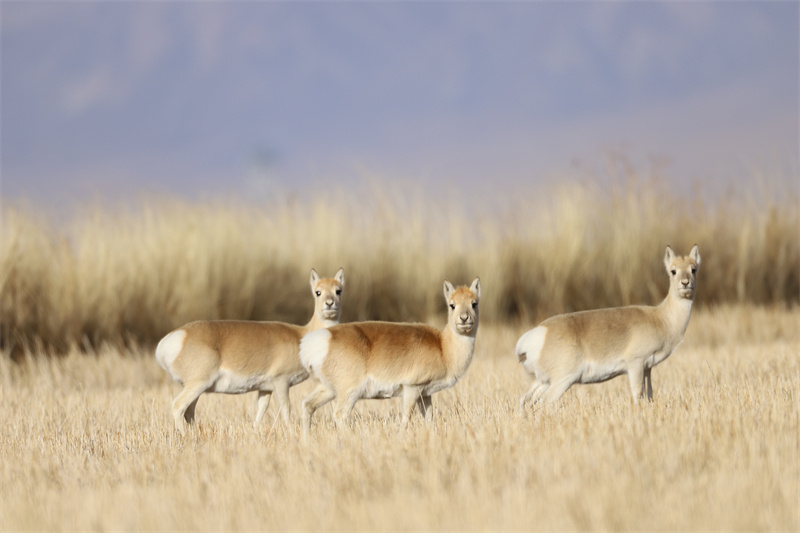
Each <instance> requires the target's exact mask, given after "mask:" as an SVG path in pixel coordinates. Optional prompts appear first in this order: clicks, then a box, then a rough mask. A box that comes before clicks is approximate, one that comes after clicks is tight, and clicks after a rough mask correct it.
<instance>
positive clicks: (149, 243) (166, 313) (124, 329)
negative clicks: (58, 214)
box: [0, 175, 800, 353]
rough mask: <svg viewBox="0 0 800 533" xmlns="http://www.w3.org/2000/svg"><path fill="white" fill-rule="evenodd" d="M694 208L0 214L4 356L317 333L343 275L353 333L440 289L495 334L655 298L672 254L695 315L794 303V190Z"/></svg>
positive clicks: (615, 183)
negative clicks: (252, 331) (179, 339)
mask: <svg viewBox="0 0 800 533" xmlns="http://www.w3.org/2000/svg"><path fill="white" fill-rule="evenodd" d="M755 189H756V188H755V187H753V188H752V189H749V190H740V191H738V192H734V193H731V194H727V195H722V196H717V197H716V198H715V199H714V200H713V201H702V200H700V199H699V197H698V198H694V199H692V200H690V201H687V200H686V199H685V198H684V197H683V196H681V195H679V194H677V193H675V192H673V191H672V189H670V187H669V183H668V182H667V181H665V180H659V179H657V178H642V179H640V178H637V177H636V176H633V175H631V176H623V177H622V178H618V179H611V180H608V181H602V180H595V181H591V182H578V183H576V182H568V183H565V184H563V185H560V186H557V187H554V188H553V189H551V190H546V191H539V190H535V189H530V190H523V191H516V192H511V191H506V192H504V193H497V194H495V195H493V196H492V197H491V198H489V200H490V204H487V203H486V202H484V201H481V200H480V199H477V198H472V197H469V195H468V194H466V193H461V192H459V191H457V190H456V191H454V192H451V193H448V194H447V196H446V197H443V196H442V195H435V196H429V195H428V196H426V195H425V194H423V191H419V190H417V191H414V190H411V191H410V192H409V190H408V187H407V186H405V185H403V184H397V185H394V186H392V185H387V184H383V185H379V184H377V183H375V184H373V185H371V186H370V185H368V186H366V187H360V188H356V189H355V190H345V189H343V188H337V187H335V186H333V187H332V186H326V187H324V188H320V190H321V191H322V192H321V193H316V192H315V190H314V189H312V190H311V191H309V193H308V194H306V195H305V196H303V197H301V198H293V197H286V198H282V199H281V200H275V201H273V202H272V203H270V204H267V205H261V206H258V207H254V206H253V205H252V204H251V205H247V204H243V203H242V202H230V203H223V202H211V201H208V202H205V203H199V204H189V203H186V202H183V201H178V200H175V201H167V200H163V199H162V200H157V201H148V200H141V201H139V202H134V204H133V205H132V206H127V207H119V208H115V207H114V206H112V207H109V206H105V207H87V208H83V209H82V210H78V211H77V212H76V213H77V214H76V215H75V216H74V217H72V218H70V219H68V220H66V221H62V223H61V224H58V225H57V224H56V223H55V222H54V221H52V220H48V218H47V217H46V216H44V215H43V214H41V213H38V212H37V211H36V210H35V209H34V208H31V207H27V208H24V207H21V206H19V205H16V204H6V205H4V209H3V213H2V227H1V228H0V229H1V231H0V344H2V345H4V346H5V347H6V349H7V350H8V351H14V352H16V353H19V350H18V349H17V348H19V347H22V346H28V347H30V349H33V350H35V351H39V349H38V348H37V346H40V347H41V348H46V349H48V350H50V349H54V350H55V351H66V350H68V349H69V348H70V346H73V345H77V346H79V347H87V346H89V347H95V348H96V347H99V346H101V345H102V344H103V343H104V342H109V343H112V344H114V345H115V346H126V345H136V344H145V345H154V344H155V342H157V341H158V339H159V338H161V336H163V335H164V334H165V333H166V332H168V331H170V330H171V329H174V328H175V327H178V326H180V325H182V324H184V323H186V322H188V321H190V320H194V319H219V318H235V319H254V320H285V321H289V322H293V323H301V322H302V323H304V322H306V321H307V320H308V319H309V317H310V313H311V309H312V301H311V298H310V297H309V294H308V286H307V279H308V272H309V271H310V269H311V268H312V267H314V268H316V269H317V270H318V271H319V272H320V273H321V274H323V275H330V274H332V273H333V272H335V271H336V269H337V268H339V267H340V266H341V267H344V268H345V272H346V278H347V287H346V290H345V297H344V303H343V306H344V312H343V316H342V320H343V321H352V320H371V319H383V320H402V321H421V320H425V319H427V318H428V317H431V316H435V315H436V314H437V313H438V312H439V310H440V306H441V301H440V300H441V295H440V287H441V284H442V280H443V279H444V278H445V277H447V278H449V279H451V280H452V281H454V282H460V283H463V282H466V281H468V280H471V279H473V277H474V276H476V275H479V276H480V277H481V284H482V286H483V288H484V294H485V297H484V299H483V302H482V304H481V305H482V311H483V313H482V319H483V320H484V322H487V321H488V322H493V323H502V322H506V321H509V320H511V321H514V320H518V319H524V320H527V321H529V322H533V321H536V320H539V319H542V318H545V317H547V316H550V315H552V314H555V313H559V312H564V311H572V310H580V309H590V308H597V307H607V306H616V305H625V304H632V303H637V304H655V303H657V302H658V301H660V300H661V299H662V298H663V297H664V294H665V291H666V287H667V278H666V275H665V273H664V269H663V266H662V262H661V258H662V257H663V254H664V248H665V246H666V245H667V244H670V245H671V246H672V247H673V248H674V249H675V251H676V252H678V253H682V254H684V253H688V250H689V249H690V247H691V245H692V244H694V243H697V244H699V246H700V251H701V255H702V257H703V264H702V267H701V272H700V277H699V293H698V305H699V306H703V305H709V304H719V303H734V302H739V303H757V304H761V305H764V304H767V305H774V304H778V305H789V306H791V305H795V304H797V303H798V302H800V218H798V217H799V216H800V215H799V214H798V213H800V209H798V207H800V199H798V196H797V192H796V184H795V183H793V182H792V180H783V181H782V180H781V179H780V178H775V180H774V183H771V182H766V185H764V186H763V187H762V189H763V191H765V192H761V193H757V192H754V191H755Z"/></svg>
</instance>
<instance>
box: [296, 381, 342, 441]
mask: <svg viewBox="0 0 800 533" xmlns="http://www.w3.org/2000/svg"><path fill="white" fill-rule="evenodd" d="M334 398H336V393H335V392H334V391H333V389H331V388H328V387H327V386H326V385H325V384H324V383H320V384H319V385H317V387H316V388H315V389H314V390H312V391H311V393H309V395H308V396H306V398H305V400H303V431H304V432H307V431H308V429H309V428H310V427H311V417H312V415H313V414H314V411H316V410H317V409H319V408H320V407H322V406H323V405H325V404H326V403H328V402H329V401H331V400H333V399H334Z"/></svg>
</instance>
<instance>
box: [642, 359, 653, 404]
mask: <svg viewBox="0 0 800 533" xmlns="http://www.w3.org/2000/svg"><path fill="white" fill-rule="evenodd" d="M652 371H653V369H652V368H651V367H647V368H645V369H644V387H645V390H646V392H647V399H648V400H650V401H653V380H652V378H651V377H650V374H651V373H652Z"/></svg>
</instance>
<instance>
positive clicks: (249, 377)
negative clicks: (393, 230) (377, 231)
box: [156, 268, 344, 431]
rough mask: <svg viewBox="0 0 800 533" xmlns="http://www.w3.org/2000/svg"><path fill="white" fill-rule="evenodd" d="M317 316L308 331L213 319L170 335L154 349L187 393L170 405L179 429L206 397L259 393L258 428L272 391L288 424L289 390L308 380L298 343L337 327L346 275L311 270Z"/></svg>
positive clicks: (281, 325)
mask: <svg viewBox="0 0 800 533" xmlns="http://www.w3.org/2000/svg"><path fill="white" fill-rule="evenodd" d="M310 283H311V292H312V293H313V295H314V316H313V317H311V321H310V322H309V323H308V324H306V325H305V326H297V325H294V324H286V323H283V322H254V321H239V320H211V321H197V322H190V323H189V324H186V325H185V326H183V327H181V328H178V329H176V330H175V331H173V332H172V333H169V334H167V336H165V337H164V338H163V339H161V341H160V342H159V343H158V347H156V360H157V361H158V363H159V364H160V365H161V367H162V368H163V369H164V370H166V371H167V372H169V374H170V375H171V376H172V379H174V380H175V381H177V382H178V383H181V384H182V385H183V390H182V391H181V392H180V394H178V396H177V397H176V398H175V400H174V401H173V402H172V416H173V417H174V419H175V426H176V427H177V428H178V429H179V430H181V431H184V430H185V429H186V423H187V422H188V423H192V422H193V421H194V410H195V406H196V405H197V400H198V399H199V398H200V395H201V394H203V393H204V392H219V393H224V394H242V393H245V392H251V391H258V403H257V406H258V408H257V412H256V418H255V422H254V424H253V427H257V426H258V425H259V424H260V423H261V419H262V418H263V417H264V413H265V412H266V410H267V407H269V400H270V397H271V395H272V393H273V392H274V393H275V395H276V396H277V399H278V408H279V410H280V412H281V414H282V416H283V419H284V421H285V422H288V421H289V419H290V416H291V406H290V405H289V387H291V386H293V385H297V384H298V383H301V382H303V381H305V380H306V379H307V378H308V372H306V370H305V368H303V365H301V364H300V358H299V355H298V354H299V351H300V339H302V338H303V335H305V334H306V333H308V332H310V331H313V330H317V329H320V328H327V327H330V326H333V325H335V324H338V323H339V316H340V314H341V296H342V289H343V288H344V270H342V269H341V268H340V269H339V271H338V272H337V273H336V276H335V277H334V278H324V279H320V277H319V275H318V274H317V272H316V271H315V270H313V269H312V270H311V278H310Z"/></svg>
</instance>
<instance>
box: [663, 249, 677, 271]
mask: <svg viewBox="0 0 800 533" xmlns="http://www.w3.org/2000/svg"><path fill="white" fill-rule="evenodd" d="M674 260H675V252H673V251H672V248H670V247H669V246H667V251H666V253H665V254H664V267H665V268H666V269H667V272H669V269H670V267H671V266H672V262H673V261H674Z"/></svg>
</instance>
